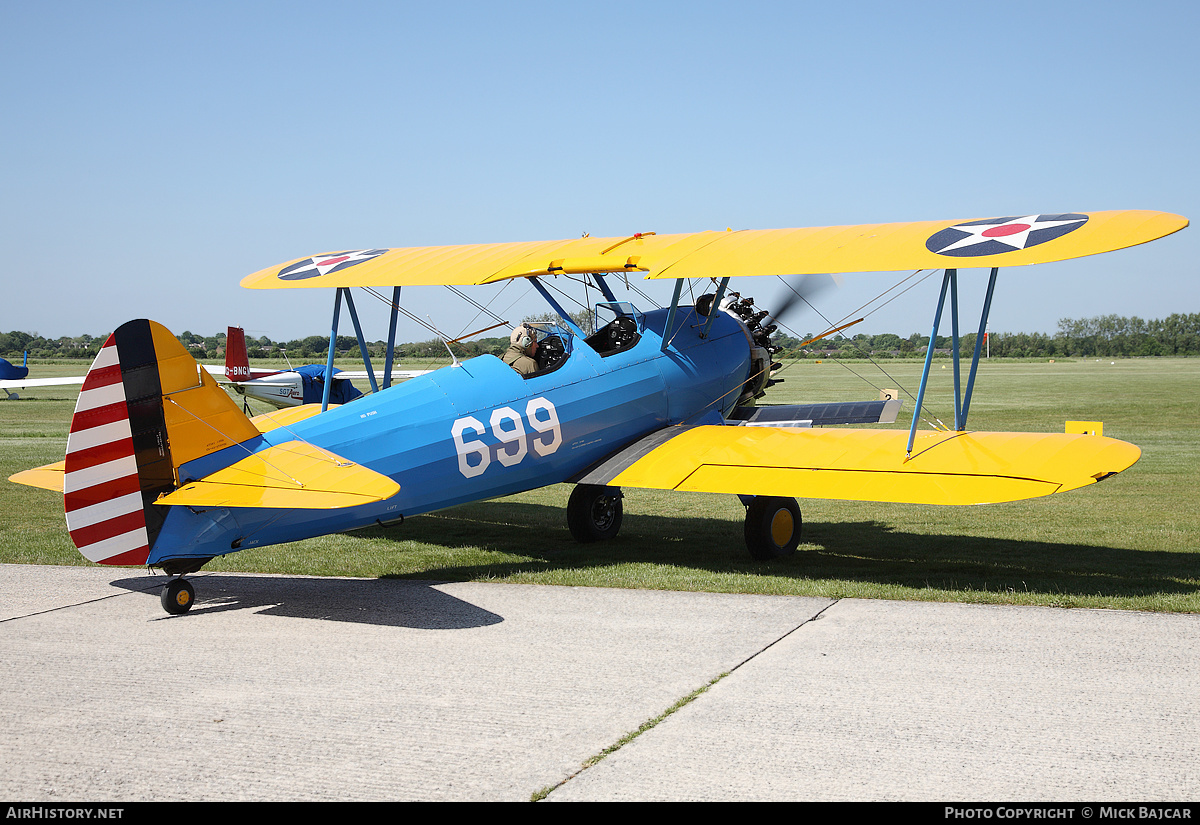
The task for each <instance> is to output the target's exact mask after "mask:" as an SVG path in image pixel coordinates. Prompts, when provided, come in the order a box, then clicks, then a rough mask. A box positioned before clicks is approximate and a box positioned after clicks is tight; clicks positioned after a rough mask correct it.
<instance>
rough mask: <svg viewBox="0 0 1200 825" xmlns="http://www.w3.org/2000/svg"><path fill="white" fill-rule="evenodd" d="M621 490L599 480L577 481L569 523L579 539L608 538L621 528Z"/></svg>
mask: <svg viewBox="0 0 1200 825" xmlns="http://www.w3.org/2000/svg"><path fill="white" fill-rule="evenodd" d="M621 498H622V496H621V490H620V488H617V487H604V486H601V485H598V484H576V485H575V489H574V490H572V491H571V498H570V500H569V501H568V502H567V527H568V528H570V530H571V536H572V537H573V538H574V539H575V540H576V541H581V542H591V541H604V540H605V539H611V538H614V537H615V536H616V535H617V532H618V531H619V530H620V529H621V518H622V516H623V515H624V508H623V507H622V505H621Z"/></svg>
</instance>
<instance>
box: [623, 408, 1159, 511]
mask: <svg viewBox="0 0 1200 825" xmlns="http://www.w3.org/2000/svg"><path fill="white" fill-rule="evenodd" d="M907 441H908V433H906V432H901V431H894V430H865V429H851V430H835V429H817V430H797V429H783V428H772V427H733V426H720V425H717V426H701V427H693V428H690V429H682V430H681V431H680V433H679V435H677V436H675V437H674V438H671V439H670V440H669V441H667V442H665V443H664V444H662V445H660V446H658V447H656V448H655V449H653V450H651V451H650V452H649V453H648V454H646V455H645V456H643V457H642V458H640V459H638V460H637V461H635V462H634V463H633V464H632V465H630V466H629V467H627V468H626V469H625V470H623V471H622V472H620V473H618V474H617V475H616V476H615V477H614V478H613V479H612V481H611V482H610V483H611V484H612V485H613V486H617V487H648V488H653V489H662V490H688V491H694V492H707V493H733V494H740V495H773V496H791V497H795V498H822V499H842V500H849V501H877V502H897V503H906V504H992V503H996V502H1002V501H1017V500H1020V499H1025V498H1034V497H1037V496H1045V495H1050V494H1051V493H1059V492H1063V491H1065V490H1072V489H1075V488H1076V487H1083V486H1084V485H1087V484H1093V483H1095V482H1096V481H1099V480H1101V479H1103V478H1106V477H1107V476H1109V475H1111V474H1113V473H1118V472H1120V471H1122V470H1124V469H1126V468H1128V467H1129V466H1131V465H1132V464H1133V463H1134V462H1135V461H1137V460H1138V458H1139V457H1140V456H1141V450H1139V449H1138V448H1137V447H1135V446H1134V445H1132V444H1127V443H1125V442H1124V441H1117V440H1116V439H1112V438H1105V437H1103V436H1094V435H1067V434H1063V433H981V432H963V433H954V432H929V431H926V432H920V433H918V434H917V439H916V442H915V444H914V446H913V453H912V457H911V458H910V459H908V460H905V446H906V444H907Z"/></svg>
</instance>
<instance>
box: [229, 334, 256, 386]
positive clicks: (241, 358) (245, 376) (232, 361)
mask: <svg viewBox="0 0 1200 825" xmlns="http://www.w3.org/2000/svg"><path fill="white" fill-rule="evenodd" d="M225 377H226V378H228V379H229V380H230V381H248V380H249V379H250V356H249V354H248V352H247V350H246V332H245V330H243V329H242V328H241V327H229V328H228V329H227V330H226V331H225Z"/></svg>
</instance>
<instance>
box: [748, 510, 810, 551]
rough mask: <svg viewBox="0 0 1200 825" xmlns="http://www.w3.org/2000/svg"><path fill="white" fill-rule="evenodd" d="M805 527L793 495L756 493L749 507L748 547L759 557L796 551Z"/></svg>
mask: <svg viewBox="0 0 1200 825" xmlns="http://www.w3.org/2000/svg"><path fill="white" fill-rule="evenodd" d="M802 528H803V522H802V520H801V518H800V505H799V504H797V503H796V500H795V499H794V498H779V497H776V496H755V497H754V498H753V499H751V500H750V503H749V504H748V505H747V507H746V547H747V549H749V550H750V555H751V556H752V557H754V558H755V559H757V560H758V561H770V560H771V559H781V558H785V557H787V556H791V555H793V554H794V553H795V552H796V547H797V545H799V544H800V532H801V529H802Z"/></svg>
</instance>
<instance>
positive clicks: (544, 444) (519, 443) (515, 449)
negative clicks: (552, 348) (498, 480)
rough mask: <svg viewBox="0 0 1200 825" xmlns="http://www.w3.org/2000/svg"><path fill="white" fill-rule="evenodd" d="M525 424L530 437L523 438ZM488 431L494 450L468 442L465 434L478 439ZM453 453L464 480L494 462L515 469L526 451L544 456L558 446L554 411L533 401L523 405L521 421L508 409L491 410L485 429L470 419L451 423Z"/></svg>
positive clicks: (559, 435)
mask: <svg viewBox="0 0 1200 825" xmlns="http://www.w3.org/2000/svg"><path fill="white" fill-rule="evenodd" d="M526 422H528V424H529V429H530V430H533V432H534V434H533V435H532V436H530V437H529V438H528V439H527V438H526V429H525V425H526ZM488 428H490V429H491V431H492V435H493V436H495V437H496V439H497V440H498V441H499V442H500V443H499V444H497V445H495V446H494V447H492V446H489V445H487V444H485V443H483V441H481V440H480V439H478V438H468V437H467V436H466V434H467V433H468V432H470V433H474V434H475V435H476V436H482V435H483V434H484V433H486V432H487V430H488ZM450 435H451V436H452V437H453V438H454V449H455V450H456V451H457V452H458V471H459V472H460V473H462V474H463V475H464V476H465V477H466V478H474V477H475V476H477V475H481V474H482V473H483V471H484V470H486V469H487V468H488V465H490V464H491V463H492V457H493V451H494V452H495V459H496V460H497V461H499V462H500V464H502V465H503V466H505V467H515V466H516V465H518V464H520V463H521V462H522V461H523V460H524V459H525V456H527V455H528V454H529V448H530V447H532V448H533V451H534V452H535V453H537V454H538V455H539V456H548V455H550V454H551V453H553V452H554V451H555V450H557V449H558V448H559V445H561V444H562V428H561V427H560V426H559V423H558V411H557V410H555V409H554V405H553V404H551V403H550V402H549V401H547V400H546V399H545V398H533V399H531V400H530V401H529V403H528V404H526V405H525V416H524V418H522V417H521V415H520V414H519V413H518V412H517V411H516V410H514V409H513V408H512V407H500V408H499V409H496V410H492V414H491V417H490V418H489V419H488V423H487V426H485V425H484V423H483V422H482V421H480V420H479V419H478V418H476V417H475V416H473V415H468V416H465V417H463V418H459V419H457V420H455V422H454V426H452V427H451V428H450Z"/></svg>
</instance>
